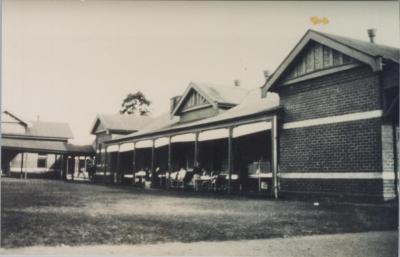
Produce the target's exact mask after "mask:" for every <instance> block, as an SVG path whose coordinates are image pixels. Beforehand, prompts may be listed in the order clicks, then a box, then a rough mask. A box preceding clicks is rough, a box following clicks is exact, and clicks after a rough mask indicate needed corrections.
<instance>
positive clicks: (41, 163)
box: [37, 154, 47, 168]
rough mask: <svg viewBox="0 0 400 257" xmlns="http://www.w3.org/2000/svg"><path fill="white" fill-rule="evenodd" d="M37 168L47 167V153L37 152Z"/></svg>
mask: <svg viewBox="0 0 400 257" xmlns="http://www.w3.org/2000/svg"><path fill="white" fill-rule="evenodd" d="M37 167H38V168H46V167H47V154H39V156H38V160H37Z"/></svg>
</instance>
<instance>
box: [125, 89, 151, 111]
mask: <svg viewBox="0 0 400 257" xmlns="http://www.w3.org/2000/svg"><path fill="white" fill-rule="evenodd" d="M150 104H151V102H150V101H149V100H147V99H146V97H145V96H144V94H143V93H142V92H140V91H138V92H136V93H135V94H132V93H129V94H128V95H127V96H126V97H125V99H124V100H123V101H122V104H121V110H120V111H119V112H120V113H121V114H135V113H138V114H139V115H141V116H142V115H147V114H149V113H150V110H149V106H150Z"/></svg>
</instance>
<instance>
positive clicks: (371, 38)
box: [367, 29, 376, 43]
mask: <svg viewBox="0 0 400 257" xmlns="http://www.w3.org/2000/svg"><path fill="white" fill-rule="evenodd" d="M367 32H368V37H369V42H371V43H375V35H376V29H368V30H367Z"/></svg>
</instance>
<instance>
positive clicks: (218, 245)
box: [0, 231, 398, 257]
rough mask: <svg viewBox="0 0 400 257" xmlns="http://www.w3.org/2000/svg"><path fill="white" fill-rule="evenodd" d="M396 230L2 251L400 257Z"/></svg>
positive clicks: (2, 252) (3, 250)
mask: <svg viewBox="0 0 400 257" xmlns="http://www.w3.org/2000/svg"><path fill="white" fill-rule="evenodd" d="M397 242H398V234H397V232H396V231H385V232H368V233H354V234H336V235H320V236H304V237H293V238H285V239H282V238H277V239H262V240H243V241H224V242H197V243H164V244H151V245H112V246H107V245H100V246H85V247H83V246H82V247H69V246H59V247H27V248H19V249H6V250H5V249H1V250H0V253H1V255H27V254H29V255H37V256H39V255H68V256H71V255H74V256H76V255H81V256H82V255H91V256H95V255H96V256H99V255H102V256H104V255H107V256H111V255H118V256H128V255H130V256H155V255H157V256H182V255H184V256H216V255H218V256H268V257H280V256H285V257H295V256H296V257H299V256H309V257H314V256H315V257H320V256H326V257H334V256H340V257H342V256H351V257H358V256H359V257H370V256H371V257H372V256H379V257H386V256H387V257H389V256H390V257H391V256H397Z"/></svg>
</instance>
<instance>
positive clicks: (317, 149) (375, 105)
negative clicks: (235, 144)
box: [263, 31, 399, 199]
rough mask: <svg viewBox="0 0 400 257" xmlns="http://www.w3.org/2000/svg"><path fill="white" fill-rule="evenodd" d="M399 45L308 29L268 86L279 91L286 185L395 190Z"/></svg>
mask: <svg viewBox="0 0 400 257" xmlns="http://www.w3.org/2000/svg"><path fill="white" fill-rule="evenodd" d="M398 60H399V51H398V49H395V48H391V47H386V46H381V45H377V44H374V43H373V42H363V41H358V40H353V39H349V38H344V37H340V36H336V35H330V34H325V33H319V32H315V31H308V32H307V33H306V34H305V35H304V37H303V38H302V39H301V40H300V42H299V43H298V44H297V45H296V47H295V48H294V49H293V50H292V52H291V53H290V54H289V55H288V57H287V58H286V59H285V60H284V61H283V63H282V64H281V65H280V66H279V67H278V69H277V70H276V71H275V73H274V74H273V75H272V76H271V78H270V79H269V80H268V81H267V83H266V84H265V85H264V87H263V92H267V91H271V92H277V93H278V94H279V96H280V100H281V105H282V107H283V111H282V114H281V115H280V124H281V125H282V126H281V129H280V133H279V139H280V140H279V141H280V142H279V173H280V191H282V192H290V193H313V194H335V195H354V196H356V195H359V196H373V197H383V198H384V199H390V198H393V197H394V196H395V192H396V190H395V189H396V188H395V184H396V180H397V172H398V169H397V166H398V159H397V152H398V146H397V145H396V141H397V137H398V136H397V135H398V109H399V106H398V94H399V92H398V88H399V80H398V79H399V73H398V70H399V66H398V65H399V64H398Z"/></svg>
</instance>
